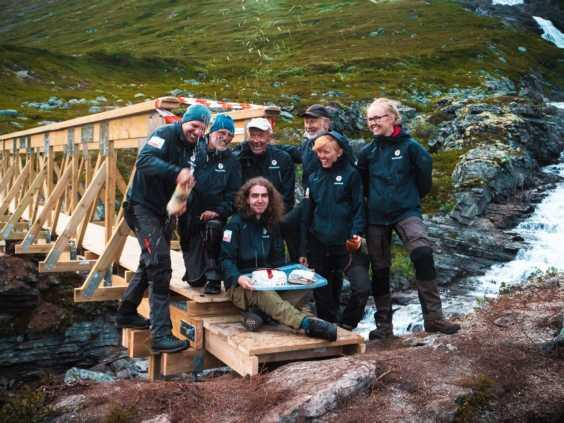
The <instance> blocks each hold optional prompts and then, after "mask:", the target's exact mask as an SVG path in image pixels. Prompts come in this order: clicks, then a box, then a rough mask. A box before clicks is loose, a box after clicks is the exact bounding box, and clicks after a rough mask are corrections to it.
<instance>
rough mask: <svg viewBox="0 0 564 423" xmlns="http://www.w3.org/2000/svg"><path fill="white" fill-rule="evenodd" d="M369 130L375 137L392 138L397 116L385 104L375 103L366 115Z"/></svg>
mask: <svg viewBox="0 0 564 423" xmlns="http://www.w3.org/2000/svg"><path fill="white" fill-rule="evenodd" d="M366 121H367V123H368V129H370V130H371V131H372V133H373V134H374V135H375V136H379V135H384V136H390V135H392V132H393V131H394V125H395V124H396V123H397V122H396V116H395V114H394V113H392V111H391V110H390V108H389V107H388V106H387V105H386V104H385V103H373V104H372V105H371V106H370V107H369V108H368V111H367V113H366Z"/></svg>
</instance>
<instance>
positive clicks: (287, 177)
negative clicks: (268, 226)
mask: <svg viewBox="0 0 564 423" xmlns="http://www.w3.org/2000/svg"><path fill="white" fill-rule="evenodd" d="M234 152H235V154H236V156H237V158H238V159H239V163H240V164H241V172H242V175H243V183H245V182H247V181H248V180H249V179H251V178H255V177H257V176H262V177H264V178H266V179H268V180H269V181H270V182H272V184H273V185H274V187H275V188H276V189H277V190H278V192H280V194H281V195H282V197H283V198H284V205H285V206H286V212H288V211H290V210H291V209H292V208H293V207H294V188H295V183H296V167H295V165H294V162H293V161H292V159H291V157H290V155H289V154H288V153H286V152H284V151H282V150H280V149H278V148H274V147H273V146H271V145H269V146H268V147H267V149H266V152H265V153H264V154H261V155H260V156H257V155H255V154H253V152H252V151H251V149H250V147H249V144H248V142H244V143H242V144H241V146H240V147H239V148H237V149H235V150H234Z"/></svg>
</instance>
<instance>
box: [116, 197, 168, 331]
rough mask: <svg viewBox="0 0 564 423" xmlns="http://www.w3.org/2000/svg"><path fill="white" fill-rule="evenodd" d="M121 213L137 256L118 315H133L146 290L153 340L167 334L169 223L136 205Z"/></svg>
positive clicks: (127, 207)
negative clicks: (136, 246) (135, 243)
mask: <svg viewBox="0 0 564 423" xmlns="http://www.w3.org/2000/svg"><path fill="white" fill-rule="evenodd" d="M124 211H125V213H124V216H125V220H126V222H127V224H128V225H129V227H130V228H131V229H132V230H133V232H134V233H135V236H136V238H137V241H138V242H139V246H140V247H141V256H140V258H139V265H138V267H137V271H136V272H135V275H134V276H133V278H132V280H131V282H130V283H129V285H128V287H127V289H126V291H125V292H124V294H123V297H122V304H121V306H120V312H123V313H125V314H127V313H130V312H132V311H133V312H135V310H137V307H138V306H139V303H141V300H142V299H143V295H144V293H145V290H146V289H147V288H149V304H150V308H151V311H150V314H151V315H150V319H151V336H152V337H153V339H156V338H160V337H162V336H167V335H170V334H171V330H172V323H171V321H170V311H169V285H170V278H171V276H172V268H171V262H170V239H171V234H172V225H171V221H170V219H167V218H164V217H161V216H158V215H156V214H155V213H153V212H152V211H151V210H149V209H147V208H146V207H143V206H142V205H140V204H135V203H132V204H131V203H130V204H126V207H125V210H124Z"/></svg>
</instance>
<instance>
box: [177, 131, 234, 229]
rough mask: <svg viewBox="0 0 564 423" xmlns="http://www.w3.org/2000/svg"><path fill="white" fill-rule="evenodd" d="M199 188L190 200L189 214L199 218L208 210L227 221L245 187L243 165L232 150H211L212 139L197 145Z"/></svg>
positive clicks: (197, 182)
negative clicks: (242, 183) (242, 179)
mask: <svg viewBox="0 0 564 423" xmlns="http://www.w3.org/2000/svg"><path fill="white" fill-rule="evenodd" d="M194 176H195V177H196V186H195V187H194V189H193V190H192V193H191V194H190V198H189V200H188V213H189V214H190V215H191V216H192V217H193V218H196V219H198V218H199V216H200V215H201V214H202V213H203V212H204V211H206V210H211V211H215V212H217V213H219V218H220V219H221V220H224V221H225V220H227V218H228V217H229V216H231V214H233V212H234V211H235V194H237V190H238V189H239V188H240V187H241V166H240V165H239V162H238V161H237V159H236V158H235V156H234V155H233V152H232V151H231V150H225V151H215V150H208V137H206V138H202V139H201V140H200V141H198V144H197V145H196V160H195V170H194Z"/></svg>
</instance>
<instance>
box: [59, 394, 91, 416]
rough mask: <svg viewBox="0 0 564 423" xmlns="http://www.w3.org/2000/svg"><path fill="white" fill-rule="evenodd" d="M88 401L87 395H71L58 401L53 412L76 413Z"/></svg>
mask: <svg viewBox="0 0 564 423" xmlns="http://www.w3.org/2000/svg"><path fill="white" fill-rule="evenodd" d="M85 401H86V395H81V394H79V395H70V396H68V397H64V398H62V399H60V400H59V401H57V402H56V403H55V405H53V410H54V411H57V412H64V411H76V410H77V409H79V408H80V407H81V406H82V404H83V403H84V402H85Z"/></svg>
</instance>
